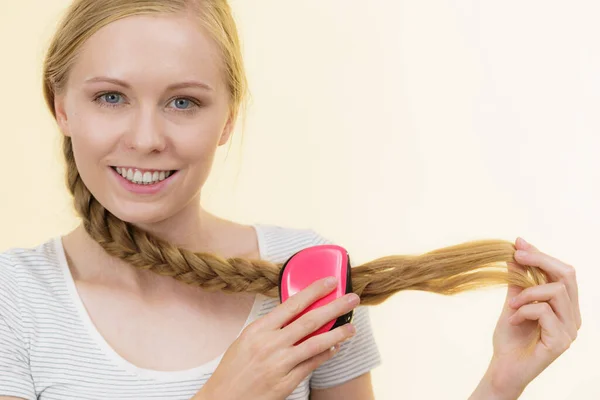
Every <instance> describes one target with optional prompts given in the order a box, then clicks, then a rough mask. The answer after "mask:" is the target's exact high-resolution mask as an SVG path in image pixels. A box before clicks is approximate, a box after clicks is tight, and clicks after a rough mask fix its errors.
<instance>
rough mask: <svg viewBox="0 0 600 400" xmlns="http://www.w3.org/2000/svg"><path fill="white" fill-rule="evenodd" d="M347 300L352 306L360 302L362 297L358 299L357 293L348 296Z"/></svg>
mask: <svg viewBox="0 0 600 400" xmlns="http://www.w3.org/2000/svg"><path fill="white" fill-rule="evenodd" d="M346 300H348V303H350V304H356V303H358V301H359V300H360V297H358V295H357V294H356V293H352V294H349V295H348V298H347V299H346Z"/></svg>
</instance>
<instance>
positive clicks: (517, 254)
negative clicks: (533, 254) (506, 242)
mask: <svg viewBox="0 0 600 400" xmlns="http://www.w3.org/2000/svg"><path fill="white" fill-rule="evenodd" d="M527 254H529V253H527V252H526V251H524V250H517V251H516V252H515V256H517V257H525V256H527Z"/></svg>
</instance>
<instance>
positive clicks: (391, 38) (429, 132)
mask: <svg viewBox="0 0 600 400" xmlns="http://www.w3.org/2000/svg"><path fill="white" fill-rule="evenodd" d="M68 3H69V1H68V0H19V1H9V0H0V49H1V50H2V51H1V53H0V58H1V60H2V62H1V63H0V87H2V89H3V93H2V95H1V96H0V110H1V111H0V112H1V117H2V125H1V132H2V145H1V146H0V167H1V168H2V171H4V173H3V177H4V182H3V184H2V186H0V192H1V196H0V221H1V222H0V223H1V226H2V228H1V229H0V250H4V249H6V248H9V247H13V246H31V245H35V244H38V243H40V242H41V241H44V240H47V239H48V238H50V237H52V236H54V235H59V234H61V233H64V232H66V231H67V230H69V229H70V228H72V227H73V226H74V225H75V224H76V222H77V221H76V219H75V217H74V213H73V211H72V207H71V202H70V199H69V197H68V196H67V191H66V189H65V186H64V184H63V169H62V161H61V159H60V152H59V147H58V143H59V134H58V131H57V129H56V127H55V125H54V123H53V121H52V120H51V119H50V116H49V113H48V112H47V111H46V109H45V107H44V104H43V101H42V92H41V81H40V71H41V63H42V57H43V52H44V50H45V46H46V44H47V41H48V38H49V35H50V33H51V32H52V29H53V27H54V24H55V23H56V21H57V19H58V17H59V15H60V12H61V11H62V10H63V9H64V7H65V6H66V5H67V4H68ZM232 4H233V7H234V10H235V13H236V17H237V19H238V22H239V27H240V31H241V34H242V40H243V42H244V52H245V55H246V63H247V68H248V76H249V79H250V84H251V90H252V94H253V101H252V103H251V107H250V110H249V116H248V119H247V123H246V129H245V132H244V141H243V143H242V142H241V141H240V138H241V136H240V134H241V129H239V130H238V131H237V133H236V135H237V136H236V138H235V144H234V146H233V148H232V149H231V151H230V153H229V156H228V157H227V159H225V155H226V153H227V151H226V148H224V149H223V150H222V151H220V152H219V157H218V160H217V161H216V164H215V169H214V171H213V174H212V176H211V178H210V181H209V183H208V184H207V187H206V189H205V191H204V200H203V201H204V204H205V205H206V206H207V207H208V208H210V209H211V210H213V211H214V212H216V213H217V214H220V215H222V216H225V217H228V218H232V219H235V220H238V221H242V222H261V223H273V224H280V225H285V226H294V227H311V228H314V229H316V230H318V231H319V232H320V233H322V234H323V235H325V236H327V237H329V238H331V239H333V240H335V241H336V242H337V243H338V244H341V245H343V246H345V247H346V248H347V249H348V250H349V252H350V255H351V257H352V258H353V260H354V262H355V264H358V263H361V262H364V261H367V260H370V259H373V258H376V257H380V256H384V255H390V254H403V253H417V252H424V251H428V250H432V249H435V248H438V247H442V246H446V245H451V244H456V243H458V242H461V241H466V240H472V239H480V238H502V239H506V240H511V241H514V240H515V239H516V237H517V236H519V235H521V236H523V237H524V238H525V239H528V240H529V241H530V242H531V243H533V244H534V245H536V246H538V247H539V248H540V249H541V250H542V251H545V252H547V253H549V254H551V255H553V256H555V257H557V258H559V259H561V260H563V261H565V262H568V263H571V264H573V265H574V266H575V267H576V268H577V271H578V278H579V283H580V296H581V308H582V314H583V326H582V328H581V331H580V336H579V338H578V339H577V341H576V342H575V343H574V344H573V346H572V347H571V349H569V350H568V351H567V353H565V354H564V355H563V356H562V357H561V358H559V359H558V360H557V361H556V362H555V363H554V364H553V365H551V366H550V367H549V368H548V369H547V370H546V371H544V372H543V373H542V374H541V375H540V376H539V377H538V379H536V380H535V381H534V382H533V383H532V384H531V385H530V386H529V388H528V389H527V390H526V392H525V393H524V394H523V396H522V399H529V400H533V399H545V400H558V399H578V400H588V399H589V400H591V399H598V398H600V386H599V385H598V381H599V379H600V365H599V364H600V362H599V359H600V345H599V344H598V340H599V338H600V307H599V304H600V294H599V293H600V290H599V288H598V285H599V283H600V272H599V271H600V261H599V259H598V256H597V253H596V251H597V249H598V246H599V243H600V229H599V228H600V211H599V205H600V189H599V184H600V161H599V159H598V152H599V150H600V135H599V132H600V120H599V115H600V114H599V113H598V109H599V106H600V97H599V94H598V93H600V78H599V76H600V75H599V71H600V54H599V51H598V47H597V38H598V37H599V36H600V29H599V28H598V25H597V24H595V22H596V21H597V17H598V16H599V11H600V8H599V6H598V5H597V2H594V1H587V2H586V1H576V2H568V3H566V2H548V1H541V0H533V1H525V2H523V1H522V2H497V1H491V0H490V1H474V0H471V1H468V0H467V1H465V0H462V1H458V0H453V1H452V0H448V1H444V0H418V1H416V0H414V1H408V0H404V1H389V0H369V1H350V0H336V1H333V0H295V1H291V0H237V1H233V2H232ZM240 128H241V126H240ZM504 294H505V291H504V289H494V290H487V291H483V292H477V293H467V294H462V295H459V296H456V297H452V298H450V297H443V296H438V295H432V294H428V293H418V292H411V293H400V294H397V295H396V296H394V297H393V298H391V299H390V300H388V301H387V302H385V303H384V304H382V305H379V306H376V307H373V308H371V315H372V321H373V327H374V331H375V336H376V340H377V342H378V344H379V346H380V349H381V352H382V356H383V360H384V364H383V366H381V367H380V368H378V369H376V370H374V371H373V380H374V386H375V392H376V397H377V399H381V400H386V399H389V400H392V399H448V400H452V399H456V400H459V399H466V398H467V397H468V395H469V394H470V393H471V391H472V390H473V388H474V387H475V386H476V384H477V382H478V381H479V379H480V377H481V375H482V374H483V372H484V371H485V368H486V366H487V363H488V360H489V357H490V355H491V350H492V348H491V338H492V332H493V329H494V325H495V321H496V319H497V317H498V314H499V311H500V308H501V305H502V301H503V300H504Z"/></svg>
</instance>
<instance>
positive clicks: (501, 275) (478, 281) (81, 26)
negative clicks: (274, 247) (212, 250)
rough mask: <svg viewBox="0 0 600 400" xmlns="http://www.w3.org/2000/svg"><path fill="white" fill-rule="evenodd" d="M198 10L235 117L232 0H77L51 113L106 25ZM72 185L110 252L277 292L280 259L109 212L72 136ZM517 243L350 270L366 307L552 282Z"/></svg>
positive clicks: (55, 52)
mask: <svg viewBox="0 0 600 400" xmlns="http://www.w3.org/2000/svg"><path fill="white" fill-rule="evenodd" d="M190 10H191V11H193V12H195V13H196V14H197V16H198V18H199V20H200V21H201V23H202V24H203V26H204V27H205V28H206V29H207V31H208V32H210V34H211V35H212V37H213V39H214V40H215V41H216V43H217V44H218V45H219V48H220V49H221V54H222V57H223V61H224V68H225V72H226V73H225V78H226V80H227V84H228V87H229V90H230V95H231V112H232V115H233V116H234V117H235V116H237V112H238V110H239V108H240V105H241V104H242V102H243V100H244V97H245V94H246V90H247V83H246V78H245V72H244V66H243V62H242V55H241V50H240V43H239V39H238V32H237V28H236V25H235V22H234V19H233V16H232V13H231V9H230V7H229V4H228V3H227V1H226V0H200V1H185V0H78V1H75V3H74V4H73V5H72V6H71V8H70V9H69V10H68V13H67V15H66V16H65V18H64V20H63V22H62V24H61V25H60V26H59V28H58V31H57V32H56V34H55V36H54V38H53V40H52V43H51V46H50V48H49V51H48V54H47V57H46V60H45V63H44V93H45V97H46V101H47V103H48V106H49V107H50V110H51V111H52V113H53V114H54V115H55V116H56V114H55V110H54V96H55V94H56V93H58V92H59V91H60V90H63V88H64V87H65V83H66V80H67V79H68V74H69V70H70V68H71V67H72V65H73V63H74V62H75V60H76V56H77V51H78V49H79V48H80V47H81V45H82V44H83V43H84V42H85V41H86V40H87V39H88V38H89V37H90V36H91V35H93V34H94V33H95V32H96V31H98V30H99V29H100V28H101V27H103V26H105V25H107V24H109V23H111V22H113V21H116V20H118V19H120V18H125V17H127V16H132V15H140V14H149V13H176V12H184V11H188V12H189V11H190ZM63 152H64V156H65V160H66V164H67V184H68V188H69V190H70V192H71V193H72V195H73V198H74V203H75V208H76V210H77V212H78V214H79V216H80V217H81V219H82V220H83V225H84V227H85V229H86V231H87V232H88V233H89V235H90V236H91V237H92V238H93V239H94V240H96V241H97V242H98V243H99V244H100V245H101V246H102V247H103V248H104V249H105V250H106V251H107V252H108V253H109V254H111V255H112V256H115V257H118V258H120V259H122V260H125V261H127V262H128V263H130V264H131V265H133V266H135V267H137V268H140V269H144V270H150V271H153V272H155V273H157V274H160V275H166V276H171V277H173V278H175V279H178V280H180V281H182V282H185V283H187V284H190V285H195V286H199V287H202V288H204V289H206V290H209V291H214V290H221V291H225V292H229V293H235V292H254V293H261V294H263V295H266V296H269V297H278V276H279V271H280V269H281V267H282V264H275V263H271V262H269V261H266V260H260V259H253V260H251V259H244V258H227V259H226V258H223V257H220V256H219V255H217V254H209V253H195V252H192V251H189V250H186V249H183V248H178V247H176V246H174V245H172V244H170V243H169V242H167V241H165V240H163V239H161V238H159V237H157V236H154V235H152V234H151V233H149V232H147V231H144V230H142V229H140V228H138V227H136V226H134V225H132V224H130V223H127V222H124V221H122V220H120V219H119V218H117V217H115V216H114V215H113V214H111V213H110V212H109V211H108V210H106V209H105V208H104V207H103V206H102V205H101V204H100V203H99V202H98V201H97V200H96V198H95V197H94V196H93V195H92V193H90V191H89V190H88V188H87V187H86V185H85V183H84V182H83V180H82V179H81V177H80V175H79V173H78V171H77V166H76V164H75V159H74V156H73V149H72V146H71V140H70V138H69V137H66V136H65V137H64V142H63ZM515 250H516V249H515V246H514V245H513V244H512V243H511V242H508V241H505V240H478V241H471V242H466V243H462V244H458V245H455V246H449V247H445V248H442V249H438V250H434V251H430V252H427V253H425V254H420V255H393V256H387V257H382V258H378V259H376V260H373V261H370V262H367V263H365V264H362V265H359V266H355V267H353V268H352V270H351V276H352V285H353V291H354V292H355V293H357V294H358V295H359V296H360V297H361V304H362V305H369V306H371V305H377V304H380V303H381V302H383V301H385V300H386V299H387V298H389V297H390V296H392V295H393V294H395V293H397V292H399V291H402V290H421V291H427V292H433V293H439V294H444V295H452V294H456V293H459V292H463V291H467V290H473V289H477V288H481V287H488V286H492V285H502V284H513V285H517V286H519V287H522V288H526V287H530V286H533V285H537V284H541V283H545V282H547V278H546V276H545V274H544V273H543V271H541V270H540V269H538V268H535V267H529V266H525V268H524V269H522V270H521V269H509V268H508V264H507V263H516V261H515V259H514V252H515Z"/></svg>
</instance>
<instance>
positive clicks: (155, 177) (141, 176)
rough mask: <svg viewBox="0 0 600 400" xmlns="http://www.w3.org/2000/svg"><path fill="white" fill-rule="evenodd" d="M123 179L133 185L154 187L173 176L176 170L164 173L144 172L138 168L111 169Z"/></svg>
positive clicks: (158, 171) (160, 171)
mask: <svg viewBox="0 0 600 400" xmlns="http://www.w3.org/2000/svg"><path fill="white" fill-rule="evenodd" d="M111 168H112V169H114V170H115V171H117V173H118V174H119V175H121V176H122V177H123V178H125V179H127V180H128V181H129V182H131V183H135V184H137V185H153V184H155V183H158V182H161V181H164V180H165V179H167V178H168V177H169V176H171V175H173V174H174V173H175V172H177V171H176V170H170V171H163V170H142V169H137V168H122V167H111Z"/></svg>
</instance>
